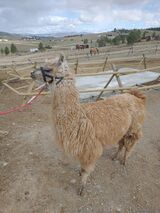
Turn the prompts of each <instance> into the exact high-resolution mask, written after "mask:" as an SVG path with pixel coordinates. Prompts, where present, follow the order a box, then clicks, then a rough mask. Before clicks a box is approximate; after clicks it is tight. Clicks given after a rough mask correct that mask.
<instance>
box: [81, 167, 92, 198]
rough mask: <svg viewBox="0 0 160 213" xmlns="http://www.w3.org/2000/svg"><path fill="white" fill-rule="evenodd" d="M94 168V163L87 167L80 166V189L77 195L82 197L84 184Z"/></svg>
mask: <svg viewBox="0 0 160 213" xmlns="http://www.w3.org/2000/svg"><path fill="white" fill-rule="evenodd" d="M94 168H95V163H91V164H89V165H87V166H82V168H81V172H80V175H81V176H82V179H81V186H80V189H79V191H78V194H79V195H82V193H83V191H84V188H85V186H86V183H87V179H88V177H89V176H90V174H91V172H93V171H94Z"/></svg>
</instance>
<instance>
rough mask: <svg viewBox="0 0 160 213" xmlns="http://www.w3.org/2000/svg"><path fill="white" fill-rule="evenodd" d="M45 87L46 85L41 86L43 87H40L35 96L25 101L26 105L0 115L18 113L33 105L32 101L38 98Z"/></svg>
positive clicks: (0, 112)
mask: <svg viewBox="0 0 160 213" xmlns="http://www.w3.org/2000/svg"><path fill="white" fill-rule="evenodd" d="M45 87H46V84H45V85H43V86H41V87H39V88H41V89H40V90H39V92H38V93H37V95H35V96H33V97H32V98H30V99H29V101H27V103H25V104H22V105H20V106H18V107H15V108H12V109H9V110H6V111H0V115H7V114H9V113H11V112H16V111H18V110H20V109H23V108H26V107H28V106H30V105H31V104H32V103H33V101H35V100H36V99H37V98H38V96H40V94H41V93H42V92H43V90H44V89H45ZM37 89H38V88H37Z"/></svg>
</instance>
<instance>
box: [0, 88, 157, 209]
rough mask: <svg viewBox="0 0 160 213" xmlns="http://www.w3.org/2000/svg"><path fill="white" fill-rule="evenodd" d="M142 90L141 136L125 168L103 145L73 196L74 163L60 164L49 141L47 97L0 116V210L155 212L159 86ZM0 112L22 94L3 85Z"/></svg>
mask: <svg viewBox="0 0 160 213" xmlns="http://www.w3.org/2000/svg"><path fill="white" fill-rule="evenodd" d="M146 94H147V97H148V99H147V116H146V120H145V125H144V128H143V132H144V136H143V138H142V139H141V141H140V142H139V144H137V146H136V147H135V149H134V151H133V153H132V154H131V156H130V158H129V159H128V162H127V165H126V169H124V168H123V166H121V165H120V164H119V162H113V161H111V159H110V158H111V156H112V155H113V153H114V152H115V150H116V149H115V147H111V148H109V149H107V150H105V152H104V154H103V156H102V157H101V158H100V159H99V161H98V163H97V166H96V169H95V171H94V173H93V174H92V176H91V178H90V180H89V182H88V184H87V189H86V193H85V195H84V196H83V197H80V196H78V195H77V188H78V186H79V181H80V177H78V166H77V164H76V163H73V162H72V163H70V164H64V163H63V162H62V161H61V153H60V151H59V150H58V149H57V148H56V147H55V145H54V137H53V135H52V131H51V128H50V127H51V125H50V118H49V117H50V115H49V111H50V98H49V97H41V98H40V99H39V100H38V102H36V103H34V104H33V106H32V108H30V109H25V110H23V112H15V113H11V114H10V115H7V116H1V117H0V130H1V131H7V132H8V134H6V135H3V136H1V138H0V213H60V212H61V213H62V212H64V213H79V212H83V213H87V212H94V213H117V212H125V213H159V212H160V202H159V198H160V169H159V168H160V131H159V128H160V90H152V91H148V92H146ZM0 100H1V101H0V111H1V110H3V109H6V108H11V107H13V106H16V105H19V104H20V103H21V101H22V99H21V98H20V97H19V96H16V95H15V94H13V93H11V92H10V91H9V90H8V89H5V90H4V91H3V93H2V94H1V96H0Z"/></svg>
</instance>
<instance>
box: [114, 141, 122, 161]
mask: <svg viewBox="0 0 160 213" xmlns="http://www.w3.org/2000/svg"><path fill="white" fill-rule="evenodd" d="M123 147H124V138H122V139H121V140H120V141H119V147H118V150H117V152H116V153H115V154H114V156H113V157H112V160H117V159H118V157H119V154H120V153H121V151H122V149H123Z"/></svg>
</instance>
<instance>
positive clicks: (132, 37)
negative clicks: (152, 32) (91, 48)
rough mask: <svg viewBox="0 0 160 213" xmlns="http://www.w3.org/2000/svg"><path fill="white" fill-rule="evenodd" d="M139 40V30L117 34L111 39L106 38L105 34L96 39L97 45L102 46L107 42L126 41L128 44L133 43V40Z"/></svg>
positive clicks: (115, 43)
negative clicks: (126, 33)
mask: <svg viewBox="0 0 160 213" xmlns="http://www.w3.org/2000/svg"><path fill="white" fill-rule="evenodd" d="M140 40H141V31H140V30H136V29H135V30H131V31H130V32H129V34H128V35H123V34H122V35H121V34H120V35H117V36H115V37H114V38H113V39H111V38H108V36H107V35H105V36H101V37H100V38H99V39H97V43H98V46H99V47H104V46H106V45H107V43H109V44H113V45H118V44H120V43H122V44H124V43H127V44H128V45H133V44H134V43H135V42H139V41H140Z"/></svg>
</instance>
